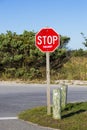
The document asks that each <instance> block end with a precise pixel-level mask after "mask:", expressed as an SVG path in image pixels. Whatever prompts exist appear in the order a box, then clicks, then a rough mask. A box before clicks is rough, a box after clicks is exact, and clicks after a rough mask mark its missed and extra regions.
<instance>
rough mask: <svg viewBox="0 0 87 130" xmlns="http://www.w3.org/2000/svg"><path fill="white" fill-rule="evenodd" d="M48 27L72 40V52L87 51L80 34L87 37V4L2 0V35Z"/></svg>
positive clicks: (82, 1) (61, 0)
mask: <svg viewBox="0 0 87 130" xmlns="http://www.w3.org/2000/svg"><path fill="white" fill-rule="evenodd" d="M46 26H48V27H52V28H54V29H55V30H56V31H57V32H58V33H59V34H61V35H64V36H68V37H70V38H71V40H70V42H69V44H68V47H69V48H70V49H79V48H83V49H85V47H84V45H83V44H82V42H83V41H84V39H83V38H82V36H81V34H80V33H81V32H83V33H84V34H85V36H87V0H0V33H6V31H7V30H10V31H12V32H16V33H17V34H20V33H23V31H24V30H27V31H32V30H34V31H35V32H37V31H39V30H40V29H41V28H43V27H46Z"/></svg>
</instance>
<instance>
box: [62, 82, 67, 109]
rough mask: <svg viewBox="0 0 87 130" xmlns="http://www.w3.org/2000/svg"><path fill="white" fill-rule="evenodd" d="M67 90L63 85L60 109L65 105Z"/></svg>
mask: <svg viewBox="0 0 87 130" xmlns="http://www.w3.org/2000/svg"><path fill="white" fill-rule="evenodd" d="M67 88H68V86H67V85H65V84H63V85H62V86H61V107H62V108H64V107H65V106H66V104H67Z"/></svg>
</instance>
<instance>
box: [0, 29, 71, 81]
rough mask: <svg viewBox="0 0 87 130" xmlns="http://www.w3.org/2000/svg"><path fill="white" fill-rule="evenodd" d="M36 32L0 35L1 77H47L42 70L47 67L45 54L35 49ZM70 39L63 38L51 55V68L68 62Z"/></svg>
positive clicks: (56, 67) (8, 32) (9, 32)
mask: <svg viewBox="0 0 87 130" xmlns="http://www.w3.org/2000/svg"><path fill="white" fill-rule="evenodd" d="M35 34H36V33H35V32H34V31H29V32H28V31H26V30H25V31H24V32H23V34H19V35H18V34H16V32H14V33H13V32H11V31H7V32H6V34H3V33H2V34H0V77H1V78H23V79H28V78H29V79H33V78H41V77H43V78H44V77H45V73H43V70H42V69H41V68H43V67H44V68H45V66H46V58H45V57H46V56H45V53H42V52H40V51H39V50H38V49H37V48H36V47H35ZM69 40H70V38H69V37H67V36H61V46H60V48H59V49H57V50H56V51H55V52H54V53H51V58H50V60H51V68H54V69H57V70H58V68H60V67H62V65H63V64H64V62H66V61H67V60H68V57H67V54H68V53H67V49H66V45H67V43H68V42H69Z"/></svg>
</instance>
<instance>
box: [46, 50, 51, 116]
mask: <svg viewBox="0 0 87 130" xmlns="http://www.w3.org/2000/svg"><path fill="white" fill-rule="evenodd" d="M46 75H47V114H48V115H50V114H51V107H50V54H49V52H46Z"/></svg>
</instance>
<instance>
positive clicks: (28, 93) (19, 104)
mask: <svg viewBox="0 0 87 130" xmlns="http://www.w3.org/2000/svg"><path fill="white" fill-rule="evenodd" d="M58 87H59V86H58V85H51V103H52V90H53V89H54V88H58ZM67 100H68V102H81V101H87V87H86V86H80V87H78V86H69V87H68V96H67ZM40 105H46V85H33V84H31V85H28V84H27V85H25V84H0V130H9V129H10V130H20V129H21V130H22V129H23V130H27V129H28V130H34V129H38V130H42V129H43V130H44V129H47V130H49V128H42V127H39V128H38V126H32V125H30V124H26V123H24V122H22V121H20V120H7V119H6V120H3V118H4V117H16V116H17V115H18V113H20V112H21V111H23V110H25V109H28V108H32V107H36V106H40ZM23 124H24V125H23ZM22 125H23V126H24V127H23V126H22ZM15 126H17V127H18V128H17V127H16V128H15ZM20 126H21V128H20ZM7 128H8V129H7Z"/></svg>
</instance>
